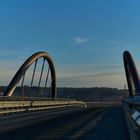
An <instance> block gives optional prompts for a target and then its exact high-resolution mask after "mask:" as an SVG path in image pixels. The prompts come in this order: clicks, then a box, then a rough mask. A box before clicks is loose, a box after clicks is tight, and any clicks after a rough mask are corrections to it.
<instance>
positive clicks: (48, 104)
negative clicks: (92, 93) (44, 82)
mask: <svg viewBox="0 0 140 140" xmlns="http://www.w3.org/2000/svg"><path fill="white" fill-rule="evenodd" d="M25 99H26V100H25ZM71 107H80V108H81V107H84V108H85V107H86V104H85V103H84V102H81V101H76V100H69V99H62V98H60V99H59V98H58V99H57V100H55V101H51V99H48V98H38V97H37V98H36V97H34V98H31V97H27V98H24V100H22V98H21V97H0V115H1V116H3V115H9V114H13V113H24V112H30V111H42V110H50V109H58V108H59V109H60V108H65V109H71Z"/></svg>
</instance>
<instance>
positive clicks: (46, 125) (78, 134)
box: [0, 107, 129, 140]
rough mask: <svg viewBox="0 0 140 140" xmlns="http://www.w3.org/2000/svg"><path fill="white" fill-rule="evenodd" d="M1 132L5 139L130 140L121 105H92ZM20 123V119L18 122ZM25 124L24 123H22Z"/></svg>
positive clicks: (0, 135)
mask: <svg viewBox="0 0 140 140" xmlns="http://www.w3.org/2000/svg"><path fill="white" fill-rule="evenodd" d="M40 120H42V121H39V122H38V121H37V122H36V120H34V122H35V123H32V124H30V125H25V126H22V127H20V128H15V129H12V130H9V131H5V132H1V133H0V139H3V140H9V139H10V140H48V139H49V140H63V139H64V140H65V139H66V140H67V139H68V140H70V139H80V140H81V139H88V140H92V139H94V140H129V137H128V131H127V128H126V124H125V120H124V116H123V111H122V108H121V107H100V108H89V109H85V110H79V111H76V112H75V111H74V112H69V113H62V114H61V115H59V116H57V117H54V118H52V119H51V118H49V119H47V117H46V119H44V118H43V117H41V118H40ZM18 123H19V122H18ZM22 123H23V122H22Z"/></svg>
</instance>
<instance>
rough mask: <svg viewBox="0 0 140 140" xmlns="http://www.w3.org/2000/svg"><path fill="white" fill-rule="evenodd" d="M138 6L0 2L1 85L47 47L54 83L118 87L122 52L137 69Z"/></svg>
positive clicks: (105, 0) (123, 0)
mask: <svg viewBox="0 0 140 140" xmlns="http://www.w3.org/2000/svg"><path fill="white" fill-rule="evenodd" d="M139 7H140V1H139V0H133V1H132V0H12V1H11V0H4V1H0V85H8V84H9V82H10V80H11V79H12V77H13V76H14V74H15V73H16V71H17V70H18V68H19V67H20V66H21V65H22V63H23V62H24V61H25V60H26V59H27V58H28V57H29V56H30V55H32V54H33V53H35V52H37V51H46V52H48V53H49V54H50V55H51V57H52V59H53V61H54V64H55V68H56V75H57V86H59V87H113V88H123V87H124V84H126V79H125V73H124V67H123V59H122V54H123V51H125V50H128V51H130V53H131V54H132V56H133V58H134V60H135V62H136V65H137V68H138V71H139V70H140V63H139V60H140V8H139Z"/></svg>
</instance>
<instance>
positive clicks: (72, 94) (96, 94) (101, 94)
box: [0, 86, 125, 101]
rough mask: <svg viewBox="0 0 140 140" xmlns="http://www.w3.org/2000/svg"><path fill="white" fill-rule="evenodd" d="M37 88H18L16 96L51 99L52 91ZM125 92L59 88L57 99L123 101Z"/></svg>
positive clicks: (2, 89)
mask: <svg viewBox="0 0 140 140" xmlns="http://www.w3.org/2000/svg"><path fill="white" fill-rule="evenodd" d="M5 89H6V87H5V86H0V92H1V93H3V92H4V91H5ZM43 91H44V89H43V88H40V89H38V88H37V87H32V89H31V88H30V87H28V86H24V88H21V87H17V88H16V90H15V92H14V96H22V95H23V94H24V96H37V97H38V96H39V97H40V96H41V97H43V96H45V97H50V92H51V90H50V89H46V90H45V94H43ZM124 94H125V91H124V90H119V89H117V88H108V87H93V88H68V87H58V88H57V97H59V98H70V99H75V100H82V101H121V100H122V98H124Z"/></svg>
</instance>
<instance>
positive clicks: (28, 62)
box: [4, 52, 56, 100]
mask: <svg viewBox="0 0 140 140" xmlns="http://www.w3.org/2000/svg"><path fill="white" fill-rule="evenodd" d="M41 57H43V58H44V59H45V60H47V62H48V64H49V68H50V71H51V80H52V81H51V87H52V93H51V94H52V95H51V97H52V99H53V100H54V99H55V98H56V73H55V67H54V64H53V61H52V59H51V57H50V56H49V54H48V53H46V52H37V53H35V54H33V55H32V56H30V57H29V58H28V59H27V60H26V61H25V62H24V63H23V65H22V66H21V67H20V69H19V70H18V71H17V73H16V74H15V76H14V77H13V79H12V80H11V82H10V84H9V85H8V87H7V89H6V91H5V93H4V96H12V94H13V92H14V90H15V88H16V85H17V83H18V82H19V81H20V79H21V78H22V76H23V75H24V73H25V72H26V71H27V69H28V68H29V67H30V66H31V65H32V63H33V62H35V61H36V60H37V59H38V58H41Z"/></svg>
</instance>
